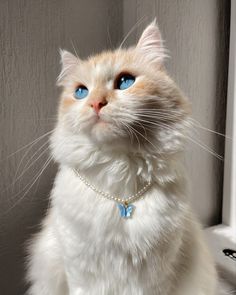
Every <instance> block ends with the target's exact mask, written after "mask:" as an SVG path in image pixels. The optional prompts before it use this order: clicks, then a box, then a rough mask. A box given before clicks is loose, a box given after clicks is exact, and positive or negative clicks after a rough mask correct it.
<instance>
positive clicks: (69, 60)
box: [57, 49, 80, 86]
mask: <svg viewBox="0 0 236 295" xmlns="http://www.w3.org/2000/svg"><path fill="white" fill-rule="evenodd" d="M60 55H61V65H62V67H61V73H60V75H59V76H58V78H57V85H59V86H61V85H63V81H64V80H65V79H66V77H67V76H68V75H69V74H70V73H72V72H73V70H74V69H75V68H76V67H77V66H78V64H79V63H80V61H79V58H78V57H76V56H74V55H73V54H72V53H70V52H69V51H67V50H62V49H60Z"/></svg>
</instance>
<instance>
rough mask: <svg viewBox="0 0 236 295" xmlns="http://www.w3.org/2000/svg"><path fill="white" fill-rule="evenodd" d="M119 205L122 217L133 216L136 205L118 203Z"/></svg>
mask: <svg viewBox="0 0 236 295" xmlns="http://www.w3.org/2000/svg"><path fill="white" fill-rule="evenodd" d="M117 206H118V208H119V210H120V217H123V218H130V217H132V213H133V210H134V208H135V206H134V205H132V204H122V203H118V204H117Z"/></svg>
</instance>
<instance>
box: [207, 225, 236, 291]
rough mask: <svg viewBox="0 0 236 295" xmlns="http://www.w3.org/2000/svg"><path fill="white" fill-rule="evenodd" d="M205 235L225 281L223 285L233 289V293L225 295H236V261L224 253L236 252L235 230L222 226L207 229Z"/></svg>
mask: <svg viewBox="0 0 236 295" xmlns="http://www.w3.org/2000/svg"><path fill="white" fill-rule="evenodd" d="M205 234H206V239H207V241H208V243H209V246H210V249H211V251H212V254H213V256H214V258H215V261H216V264H217V268H218V270H219V275H220V277H221V278H222V280H223V282H222V285H223V286H224V288H229V287H230V288H231V290H230V291H231V293H225V294H236V261H235V260H233V259H231V258H230V257H228V256H226V255H225V254H224V253H223V250H224V249H232V250H236V232H235V231H234V230H233V228H231V227H229V226H226V225H223V224H220V225H217V226H213V227H209V228H207V229H206V230H205ZM232 288H233V290H232ZM232 291H233V292H232ZM234 292H235V293H234Z"/></svg>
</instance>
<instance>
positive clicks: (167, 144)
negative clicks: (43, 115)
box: [52, 22, 189, 158]
mask: <svg viewBox="0 0 236 295" xmlns="http://www.w3.org/2000/svg"><path fill="white" fill-rule="evenodd" d="M165 57H166V54H165V49H164V47H163V41H162V38H161V34H160V32H159V29H158V27H157V25H156V23H155V22H153V23H151V24H150V25H149V26H148V27H147V28H146V29H145V30H144V32H143V33H142V35H141V37H140V39H139V41H138V43H137V45H136V46H134V47H131V48H128V49H123V48H118V49H117V50H114V51H106V52H102V53H101V54H98V55H95V56H92V57H89V58H88V59H86V60H82V59H80V58H79V57H78V56H74V55H73V54H71V53H69V52H67V51H61V62H62V71H61V74H60V76H59V78H58V84H59V85H60V86H62V87H63V91H62V95H61V101H60V106H59V116H58V124H57V128H56V132H55V134H54V137H53V140H52V143H53V144H52V145H53V148H54V150H55V153H56V154H58V153H60V152H61V153H62V151H63V152H64V153H65V154H66V153H67V157H69V155H68V154H70V155H71V154H73V153H74V154H77V153H78V150H79V149H82V148H83V147H84V148H85V149H86V146H91V144H93V145H94V146H96V147H97V148H98V149H100V150H101V149H104V150H108V149H119V150H120V151H122V150H124V151H131V152H132V151H135V152H137V151H140V150H142V151H144V150H147V151H149V152H151V153H157V154H165V153H174V152H176V151H178V150H179V149H180V148H181V147H182V138H183V137H184V135H183V133H184V130H185V126H186V122H187V116H188V109H189V108H188V102H187V100H186V99H185V98H184V96H183V95H182V93H181V92H180V91H179V89H178V87H177V86H176V85H175V83H174V82H173V81H172V80H171V78H170V77H169V76H168V75H167V73H166V70H165V67H164V60H165ZM60 146H61V147H60ZM64 156H65V155H64ZM56 158H58V157H56Z"/></svg>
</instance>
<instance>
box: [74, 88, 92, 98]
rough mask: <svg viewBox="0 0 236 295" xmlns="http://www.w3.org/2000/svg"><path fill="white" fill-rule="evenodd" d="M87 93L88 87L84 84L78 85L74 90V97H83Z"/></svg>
mask: <svg viewBox="0 0 236 295" xmlns="http://www.w3.org/2000/svg"><path fill="white" fill-rule="evenodd" d="M88 93H89V91H88V88H86V87H85V86H79V87H78V88H76V90H75V98H77V99H83V98H85V97H86V96H87V95H88Z"/></svg>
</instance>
